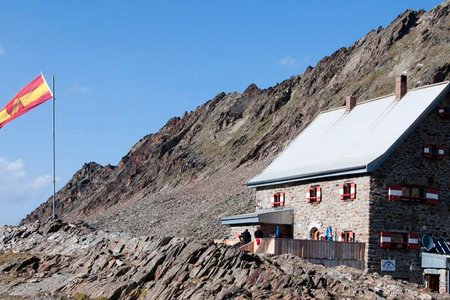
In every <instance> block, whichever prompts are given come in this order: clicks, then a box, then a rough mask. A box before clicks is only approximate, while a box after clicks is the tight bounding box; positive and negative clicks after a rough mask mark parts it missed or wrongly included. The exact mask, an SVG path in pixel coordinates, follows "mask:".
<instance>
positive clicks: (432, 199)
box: [425, 188, 439, 205]
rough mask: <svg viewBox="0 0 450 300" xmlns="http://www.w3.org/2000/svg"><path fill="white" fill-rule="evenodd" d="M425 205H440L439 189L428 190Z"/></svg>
mask: <svg viewBox="0 0 450 300" xmlns="http://www.w3.org/2000/svg"><path fill="white" fill-rule="evenodd" d="M425 203H427V204H432V205H436V204H438V203H439V191H438V190H437V189H432V188H427V190H426V191H425Z"/></svg>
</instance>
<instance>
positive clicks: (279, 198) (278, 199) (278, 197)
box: [271, 192, 284, 207]
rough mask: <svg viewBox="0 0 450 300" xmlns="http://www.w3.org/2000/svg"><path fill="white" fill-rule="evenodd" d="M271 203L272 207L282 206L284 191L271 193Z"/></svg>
mask: <svg viewBox="0 0 450 300" xmlns="http://www.w3.org/2000/svg"><path fill="white" fill-rule="evenodd" d="M271 203H272V207H279V206H284V193H283V192H279V193H275V194H272V197H271Z"/></svg>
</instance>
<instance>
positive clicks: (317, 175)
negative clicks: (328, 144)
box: [246, 165, 367, 188]
mask: <svg viewBox="0 0 450 300" xmlns="http://www.w3.org/2000/svg"><path fill="white" fill-rule="evenodd" d="M362 173H367V166H366V165H363V166H357V167H349V168H342V169H336V170H331V171H328V172H314V173H308V174H302V175H296V176H289V177H280V178H275V179H269V180H260V181H253V182H251V181H249V182H247V183H246V186H247V187H248V188H256V187H263V186H270V185H279V184H286V183H293V182H302V181H307V180H312V179H321V178H328V177H335V176H344V175H354V174H362Z"/></svg>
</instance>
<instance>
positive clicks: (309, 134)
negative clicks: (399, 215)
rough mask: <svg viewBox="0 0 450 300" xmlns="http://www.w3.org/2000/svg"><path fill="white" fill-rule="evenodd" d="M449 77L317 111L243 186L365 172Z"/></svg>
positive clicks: (421, 114)
mask: <svg viewBox="0 0 450 300" xmlns="http://www.w3.org/2000/svg"><path fill="white" fill-rule="evenodd" d="M449 87H450V85H449V82H448V81H447V82H443V83H439V84H434V85H429V86H424V87H421V88H417V89H412V90H409V91H408V92H407V93H406V95H405V96H404V97H403V98H402V99H401V100H399V101H396V100H395V96H394V95H389V96H385V97H381V98H377V99H373V100H369V101H365V102H361V103H358V105H356V106H355V108H353V109H352V110H351V111H350V112H347V111H346V110H345V107H344V108H340V109H334V110H330V111H326V112H323V113H321V114H320V115H319V116H318V117H317V118H316V119H314V121H313V122H311V124H309V126H308V127H307V128H305V129H304V130H303V131H302V132H301V133H300V135H298V136H297V137H296V138H295V139H294V141H293V142H292V143H291V144H290V145H289V146H288V147H287V148H286V149H285V150H284V151H283V152H282V153H281V154H280V155H279V156H278V157H277V158H275V160H274V161H273V162H272V163H271V164H270V165H269V166H268V167H267V168H266V169H265V170H264V171H263V172H262V173H261V174H259V175H257V176H256V177H254V178H252V179H251V180H250V181H249V182H247V185H248V186H253V187H255V186H264V185H271V184H274V183H287V182H293V181H302V180H309V179H314V178H322V177H330V176H337V175H346V174H357V173H367V172H371V171H373V170H375V169H376V168H378V167H379V166H380V165H381V163H382V162H383V161H384V160H385V159H386V158H387V157H388V156H389V155H390V154H391V153H392V152H393V151H394V150H395V149H396V148H397V147H398V145H399V144H400V143H401V142H403V140H404V139H405V138H406V137H407V136H408V135H409V133H411V131H412V130H414V128H415V127H416V126H417V125H418V124H419V123H420V122H421V121H422V120H423V119H425V117H426V116H427V115H428V114H429V113H430V112H431V111H432V110H433V109H434V108H435V107H436V106H437V105H438V103H439V102H440V101H441V100H442V98H443V97H444V96H445V94H446V93H447V92H448V91H449V90H450V88H449Z"/></svg>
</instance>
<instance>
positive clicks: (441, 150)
mask: <svg viewBox="0 0 450 300" xmlns="http://www.w3.org/2000/svg"><path fill="white" fill-rule="evenodd" d="M436 154H437V157H439V158H444V157H445V148H444V146H438V147H437V153H436Z"/></svg>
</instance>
